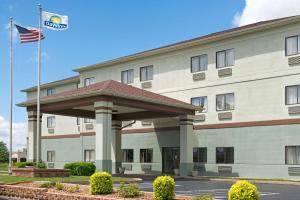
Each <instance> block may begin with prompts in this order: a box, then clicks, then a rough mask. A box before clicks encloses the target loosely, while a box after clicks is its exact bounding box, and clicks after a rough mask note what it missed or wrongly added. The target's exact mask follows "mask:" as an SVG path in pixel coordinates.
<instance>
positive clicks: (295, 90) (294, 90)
mask: <svg viewBox="0 0 300 200" xmlns="http://www.w3.org/2000/svg"><path fill="white" fill-rule="evenodd" d="M285 103H286V104H287V105H293V104H300V85H294V86H287V87H286V88H285Z"/></svg>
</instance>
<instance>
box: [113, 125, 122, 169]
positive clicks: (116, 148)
mask: <svg viewBox="0 0 300 200" xmlns="http://www.w3.org/2000/svg"><path fill="white" fill-rule="evenodd" d="M121 127H122V122H121V121H116V120H113V121H112V132H111V159H112V173H113V174H117V173H119V167H121V166H122V149H121V144H122V137H121V134H122V133H121Z"/></svg>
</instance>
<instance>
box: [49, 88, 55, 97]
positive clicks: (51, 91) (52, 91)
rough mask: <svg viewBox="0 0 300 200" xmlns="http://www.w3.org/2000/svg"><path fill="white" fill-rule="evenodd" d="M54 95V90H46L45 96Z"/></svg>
mask: <svg viewBox="0 0 300 200" xmlns="http://www.w3.org/2000/svg"><path fill="white" fill-rule="evenodd" d="M53 94H55V88H47V96H51V95H53Z"/></svg>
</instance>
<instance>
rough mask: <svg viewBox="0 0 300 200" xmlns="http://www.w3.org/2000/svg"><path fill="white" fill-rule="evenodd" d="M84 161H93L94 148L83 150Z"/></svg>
mask: <svg viewBox="0 0 300 200" xmlns="http://www.w3.org/2000/svg"><path fill="white" fill-rule="evenodd" d="M84 162H95V150H93V149H88V150H84Z"/></svg>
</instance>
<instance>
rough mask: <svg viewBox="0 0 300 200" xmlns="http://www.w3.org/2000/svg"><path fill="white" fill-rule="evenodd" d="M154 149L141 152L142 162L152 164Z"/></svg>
mask: <svg viewBox="0 0 300 200" xmlns="http://www.w3.org/2000/svg"><path fill="white" fill-rule="evenodd" d="M152 157H153V149H141V150H140V162H141V163H152Z"/></svg>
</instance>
